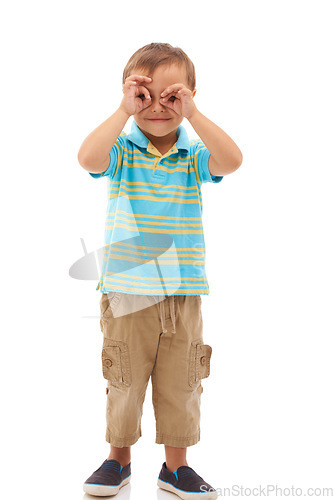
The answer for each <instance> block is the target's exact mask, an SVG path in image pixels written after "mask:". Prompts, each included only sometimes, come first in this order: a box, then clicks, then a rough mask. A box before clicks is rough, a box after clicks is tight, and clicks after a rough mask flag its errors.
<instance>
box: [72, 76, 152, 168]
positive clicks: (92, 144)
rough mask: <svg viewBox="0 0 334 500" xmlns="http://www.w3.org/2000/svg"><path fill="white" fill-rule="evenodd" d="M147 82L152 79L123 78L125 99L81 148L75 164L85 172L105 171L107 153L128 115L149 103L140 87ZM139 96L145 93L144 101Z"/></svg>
mask: <svg viewBox="0 0 334 500" xmlns="http://www.w3.org/2000/svg"><path fill="white" fill-rule="evenodd" d="M150 80H151V78H149V77H147V76H142V75H131V76H128V78H126V80H125V83H124V86H123V93H124V97H123V99H122V102H121V104H120V106H119V108H118V109H117V111H115V113H114V114H113V115H111V116H110V117H109V118H108V119H107V120H106V121H104V122H103V123H101V125H99V126H98V127H97V128H96V129H95V130H93V132H91V133H90V134H89V135H88V136H87V137H86V139H85V140H84V141H83V143H82V145H81V147H80V150H79V153H78V161H79V163H80V165H81V166H82V167H83V168H84V169H85V170H88V172H92V173H100V172H104V171H105V170H107V168H108V166H109V163H110V156H109V153H110V151H111V149H112V147H113V145H114V144H115V142H116V140H117V138H118V136H119V135H120V133H121V132H122V130H123V128H124V125H125V124H126V122H127V121H128V119H129V118H130V116H132V115H133V114H135V113H136V112H138V111H141V110H143V109H145V108H146V107H147V106H149V105H150V104H151V98H150V94H149V92H148V90H147V88H146V87H143V86H142V85H141V84H142V83H145V82H149V81H150ZM141 94H144V96H145V97H146V99H144V102H143V100H142V99H141V98H140V97H139V96H140V95H141Z"/></svg>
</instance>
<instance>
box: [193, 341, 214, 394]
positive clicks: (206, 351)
mask: <svg viewBox="0 0 334 500" xmlns="http://www.w3.org/2000/svg"><path fill="white" fill-rule="evenodd" d="M211 353H212V347H211V346H209V345H207V344H203V341H202V339H198V340H194V341H193V342H192V343H191V348H190V364H189V384H190V386H191V387H194V386H195V385H196V384H197V383H198V382H199V381H200V380H201V379H203V378H206V377H208V376H209V375H210V358H211Z"/></svg>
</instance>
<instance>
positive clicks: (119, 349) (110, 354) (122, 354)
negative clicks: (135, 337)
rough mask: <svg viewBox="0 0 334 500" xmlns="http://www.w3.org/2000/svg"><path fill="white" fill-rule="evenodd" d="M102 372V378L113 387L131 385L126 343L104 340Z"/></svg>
mask: <svg viewBox="0 0 334 500" xmlns="http://www.w3.org/2000/svg"><path fill="white" fill-rule="evenodd" d="M102 372H103V376H104V378H105V379H107V380H108V381H109V383H110V384H111V385H114V386H115V387H123V386H126V387H127V386H130V385H131V367H130V355H129V349H128V345H127V343H126V342H122V341H121V340H111V339H104V341H103V348H102Z"/></svg>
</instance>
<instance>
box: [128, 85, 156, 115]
mask: <svg viewBox="0 0 334 500" xmlns="http://www.w3.org/2000/svg"><path fill="white" fill-rule="evenodd" d="M151 81H152V78H150V77H148V76H141V75H131V76H128V77H127V78H126V80H125V83H124V85H123V94H124V97H123V99H122V102H121V104H120V108H121V109H123V110H124V111H125V112H126V113H127V114H128V115H129V116H132V115H134V114H135V113H139V112H140V111H142V110H143V109H145V108H147V107H148V106H150V105H151V96H150V93H149V91H148V90H147V88H146V87H144V86H142V85H140V84H141V83H150V82H151ZM139 96H140V97H139Z"/></svg>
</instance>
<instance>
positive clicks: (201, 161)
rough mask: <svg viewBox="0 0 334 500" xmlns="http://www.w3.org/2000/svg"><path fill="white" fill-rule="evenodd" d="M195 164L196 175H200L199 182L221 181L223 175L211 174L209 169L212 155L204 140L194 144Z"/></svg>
mask: <svg viewBox="0 0 334 500" xmlns="http://www.w3.org/2000/svg"><path fill="white" fill-rule="evenodd" d="M193 155H194V166H195V171H196V175H198V178H199V181H200V182H199V183H200V184H203V183H204V182H215V183H218V182H221V180H222V179H223V175H211V173H210V170H209V157H210V155H211V153H210V151H209V150H208V148H207V147H206V146H205V144H204V142H202V141H200V140H198V141H195V144H194V152H193Z"/></svg>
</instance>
